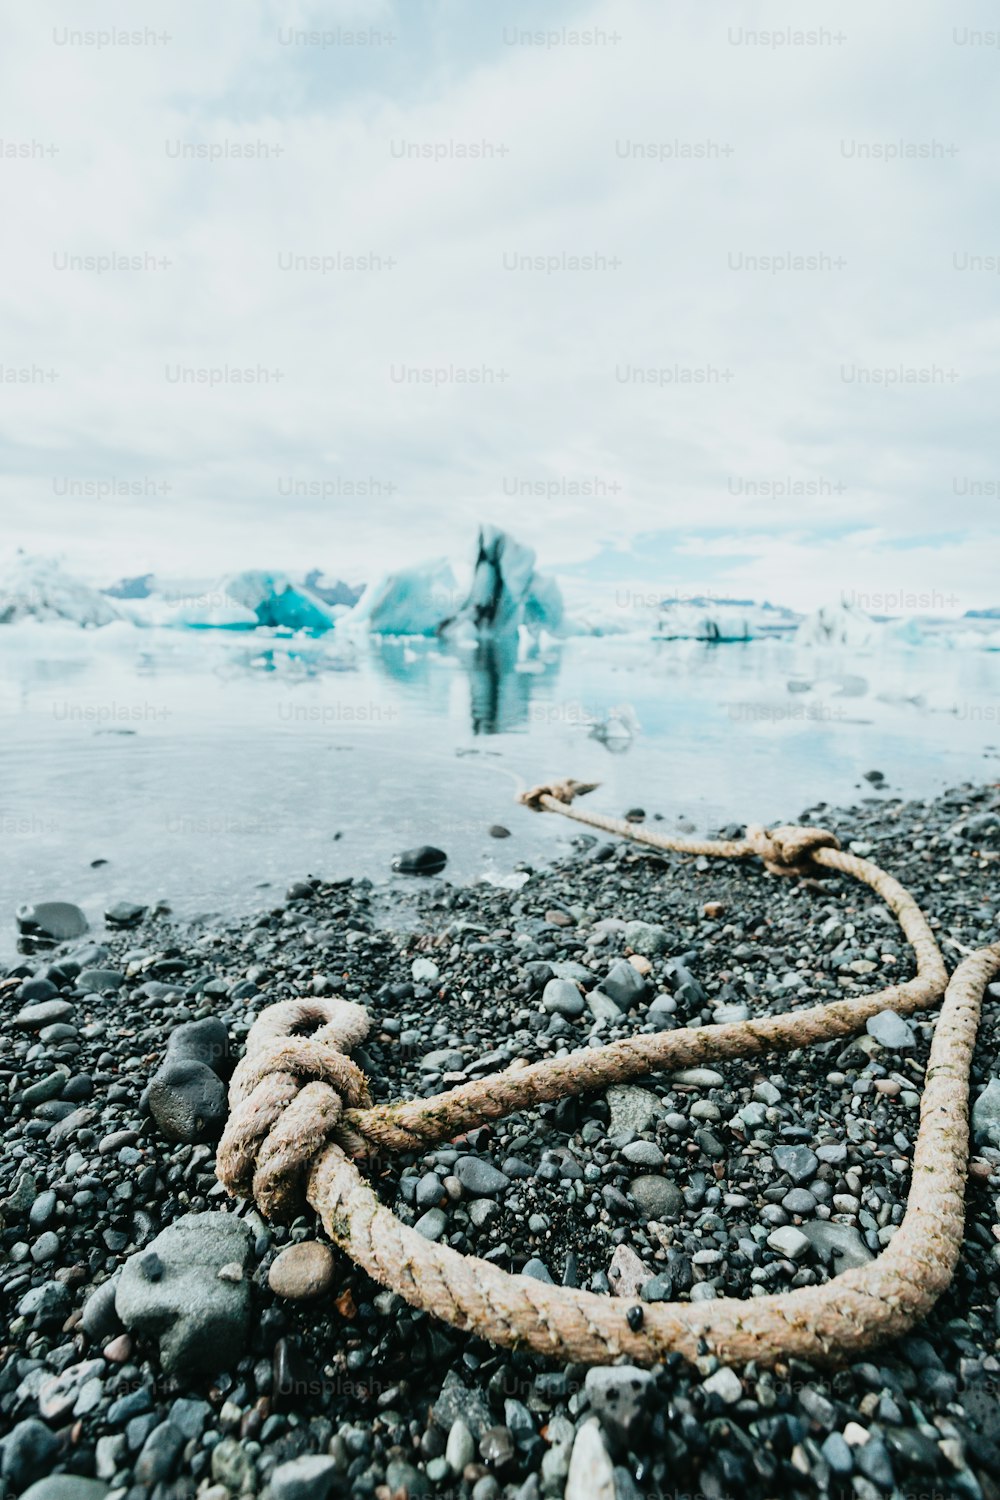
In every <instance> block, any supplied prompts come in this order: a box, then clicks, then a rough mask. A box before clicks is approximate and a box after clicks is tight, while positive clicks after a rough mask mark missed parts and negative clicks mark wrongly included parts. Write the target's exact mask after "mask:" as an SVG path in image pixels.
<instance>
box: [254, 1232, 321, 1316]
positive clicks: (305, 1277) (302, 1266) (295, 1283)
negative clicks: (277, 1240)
mask: <svg viewBox="0 0 1000 1500" xmlns="http://www.w3.org/2000/svg"><path fill="white" fill-rule="evenodd" d="M334 1265H335V1262H334V1258H333V1251H332V1250H331V1249H330V1247H329V1245H323V1244H321V1243H320V1242H319V1240H301V1241H299V1243H298V1244H295V1245H288V1246H286V1248H285V1249H284V1250H282V1251H281V1252H280V1253H279V1254H278V1255H277V1256H276V1257H275V1259H274V1261H273V1262H272V1264H271V1269H270V1270H269V1271H268V1273H267V1284H268V1286H269V1287H270V1288H271V1291H272V1292H275V1293H276V1294H277V1295H278V1296H279V1297H287V1298H288V1299H289V1300H290V1301H293V1302H303V1301H306V1300H308V1299H309V1298H311V1297H321V1296H322V1295H323V1293H324V1292H326V1291H328V1290H329V1288H330V1286H331V1284H332V1282H333V1273H334Z"/></svg>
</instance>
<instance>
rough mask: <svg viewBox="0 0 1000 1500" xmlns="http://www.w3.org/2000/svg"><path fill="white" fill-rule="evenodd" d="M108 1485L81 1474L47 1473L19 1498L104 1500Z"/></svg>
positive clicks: (28, 1499) (32, 1499)
mask: <svg viewBox="0 0 1000 1500" xmlns="http://www.w3.org/2000/svg"><path fill="white" fill-rule="evenodd" d="M107 1493H108V1486H107V1485H106V1484H104V1483H103V1482H102V1481H101V1480H100V1479H85V1478H84V1477H83V1475H82V1474H49V1475H48V1476H47V1477H46V1478H45V1479H38V1480H36V1481H35V1483H34V1484H33V1485H31V1486H30V1488H29V1489H26V1490H25V1491H24V1493H23V1494H22V1496H21V1500H104V1496H105V1495H106V1494H107Z"/></svg>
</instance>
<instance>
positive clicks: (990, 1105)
mask: <svg viewBox="0 0 1000 1500" xmlns="http://www.w3.org/2000/svg"><path fill="white" fill-rule="evenodd" d="M972 1129H973V1131H974V1132H975V1133H976V1134H977V1135H984V1136H985V1137H986V1139H987V1140H989V1141H992V1142H993V1144H994V1146H1000V1078H991V1079H990V1081H989V1083H988V1084H987V1085H986V1087H985V1088H984V1089H983V1092H982V1093H981V1094H980V1095H979V1097H978V1098H977V1099H976V1102H975V1103H974V1104H973V1106H972Z"/></svg>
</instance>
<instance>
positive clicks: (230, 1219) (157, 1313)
mask: <svg viewBox="0 0 1000 1500" xmlns="http://www.w3.org/2000/svg"><path fill="white" fill-rule="evenodd" d="M252 1242H253V1237H252V1233H251V1230H250V1228H249V1226H248V1225H247V1224H244V1223H243V1221H242V1220H241V1219H237V1218H236V1217H235V1216H234V1215H233V1214H223V1213H194V1214H185V1215H184V1217H183V1218H180V1219H178V1220H177V1221H176V1222H175V1223H174V1224H171V1225H170V1226H169V1228H167V1229H165V1230H163V1231H162V1233H161V1234H158V1235H157V1236H156V1238H155V1239H154V1240H153V1241H152V1242H151V1244H150V1245H149V1246H148V1247H147V1249H145V1250H143V1251H140V1252H139V1254H137V1255H133V1256H131V1257H130V1258H129V1259H128V1260H127V1261H126V1262H125V1265H124V1266H123V1267H122V1272H121V1280H120V1281H119V1284H118V1290H117V1293H116V1296H115V1307H116V1310H117V1312H118V1316H119V1317H120V1318H121V1320H122V1322H123V1323H124V1324H125V1326H126V1328H129V1329H131V1330H132V1331H133V1332H135V1333H139V1334H143V1335H145V1336H147V1337H151V1338H153V1339H155V1340H156V1341H157V1343H158V1345H159V1352H160V1363H161V1365H162V1366H163V1369H164V1372H165V1373H166V1374H168V1375H193V1374H201V1373H203V1374H212V1373H215V1372H217V1371H219V1370H226V1369H232V1367H233V1366H234V1365H235V1364H236V1361H237V1360H238V1359H239V1357H240V1355H241V1353H242V1351H243V1347H244V1344H245V1342H246V1336H247V1332H248V1327H249V1319H250V1289H249V1283H248V1282H247V1280H246V1278H245V1276H241V1278H240V1279H239V1280H230V1279H229V1277H228V1276H222V1275H220V1272H222V1271H224V1270H225V1269H227V1268H229V1267H231V1266H233V1265H234V1264H235V1265H236V1266H237V1267H239V1268H240V1269H241V1270H242V1271H243V1272H245V1271H246V1270H247V1269H248V1266H249V1261H250V1252H251V1247H252Z"/></svg>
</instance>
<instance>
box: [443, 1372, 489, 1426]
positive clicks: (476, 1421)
mask: <svg viewBox="0 0 1000 1500" xmlns="http://www.w3.org/2000/svg"><path fill="white" fill-rule="evenodd" d="M433 1415H434V1421H435V1423H436V1424H437V1426H438V1427H440V1428H442V1430H444V1431H447V1432H450V1431H451V1428H452V1426H453V1425H454V1423H455V1422H457V1421H459V1420H461V1421H463V1422H464V1423H465V1425H466V1427H468V1429H469V1431H470V1432H471V1433H472V1436H473V1437H474V1438H476V1439H477V1440H478V1439H479V1438H480V1437H482V1435H483V1433H484V1432H485V1431H486V1429H487V1428H488V1427H492V1426H493V1417H492V1414H491V1412H490V1409H489V1407H488V1406H487V1404H486V1400H485V1398H484V1397H483V1395H482V1394H481V1393H480V1392H479V1391H477V1390H470V1388H469V1387H468V1386H467V1385H464V1384H463V1382H462V1379H461V1377H460V1376H459V1375H458V1373H457V1372H456V1371H455V1370H449V1371H448V1373H447V1375H446V1376H445V1377H444V1383H443V1385H442V1386H441V1392H440V1395H439V1396H438V1398H437V1401H436V1402H435V1403H434V1412H433Z"/></svg>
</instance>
